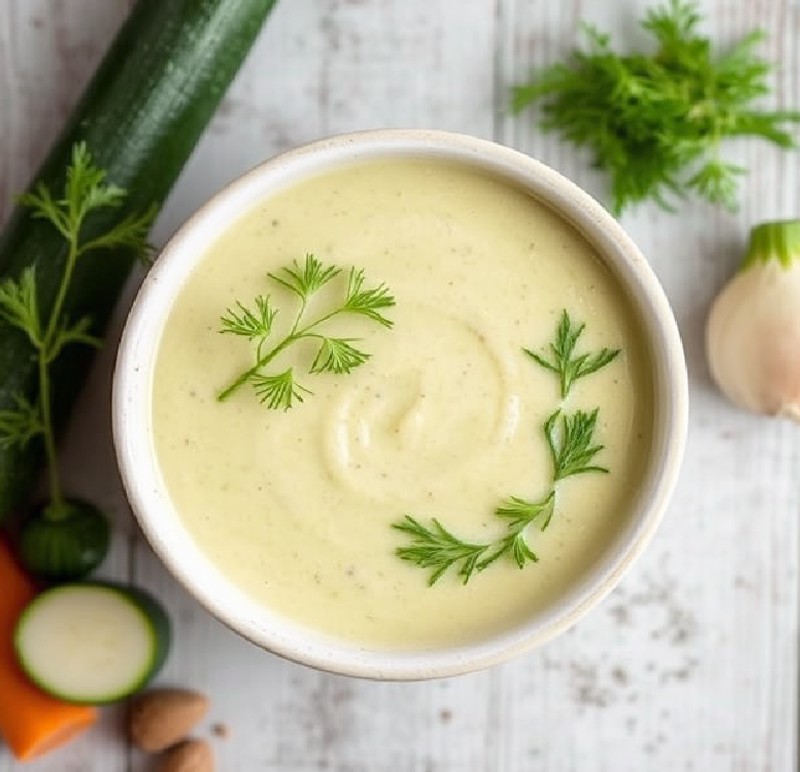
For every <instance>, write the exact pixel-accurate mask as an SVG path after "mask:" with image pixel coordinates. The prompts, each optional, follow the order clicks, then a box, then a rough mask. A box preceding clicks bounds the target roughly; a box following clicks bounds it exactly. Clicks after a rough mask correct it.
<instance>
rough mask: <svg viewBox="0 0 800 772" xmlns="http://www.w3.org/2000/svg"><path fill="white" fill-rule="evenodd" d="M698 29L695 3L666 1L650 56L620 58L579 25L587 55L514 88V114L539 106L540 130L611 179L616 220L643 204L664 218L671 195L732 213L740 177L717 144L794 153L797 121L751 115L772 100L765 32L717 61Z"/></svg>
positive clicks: (654, 23) (653, 25) (653, 22)
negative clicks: (757, 142)
mask: <svg viewBox="0 0 800 772" xmlns="http://www.w3.org/2000/svg"><path fill="white" fill-rule="evenodd" d="M700 21H701V17H700V14H699V13H698V12H697V8H696V6H694V5H693V4H692V3H690V2H686V1H685V0H670V2H669V3H668V4H667V5H665V6H662V7H659V8H656V9H652V10H650V11H649V12H648V13H647V14H646V16H645V17H644V19H643V20H641V22H640V24H641V26H642V28H643V29H644V30H646V31H647V32H648V33H650V34H651V35H652V36H653V37H654V38H655V41H656V43H657V49H656V51H655V53H652V54H645V53H632V54H628V55H624V56H621V55H619V54H617V53H615V52H614V51H612V49H611V45H610V39H609V36H608V35H605V34H603V33H601V32H599V31H598V30H597V29H596V28H594V27H592V26H591V25H584V27H583V29H584V32H585V34H586V37H587V39H588V46H587V49H586V50H585V51H581V50H575V51H573V52H572V53H571V55H570V57H569V59H568V60H567V61H566V62H565V63H563V64H555V65H553V66H551V67H549V68H547V69H545V70H544V71H543V72H541V73H539V74H538V75H536V76H534V78H533V79H532V81H531V82H530V83H528V84H525V85H520V86H516V87H515V88H514V89H513V99H512V109H513V110H514V111H515V112H519V111H521V110H523V109H524V108H526V107H528V106H529V105H531V104H533V103H536V102H541V112H542V120H541V125H542V127H543V128H544V129H545V130H553V131H557V132H559V133H560V134H561V135H562V136H563V137H564V138H566V139H567V140H569V141H570V142H573V143H574V144H575V145H578V146H581V147H587V148H589V149H590V150H591V152H592V154H593V160H594V163H595V165H596V166H597V167H599V168H600V169H603V170H605V171H607V172H608V173H609V174H610V175H611V192H612V196H613V211H614V212H615V214H618V215H619V214H621V213H622V211H623V210H624V209H625V208H626V207H627V206H629V205H630V204H635V203H638V202H640V201H643V200H645V199H654V200H655V201H656V202H658V203H659V204H660V205H661V206H663V207H664V208H666V209H669V208H670V205H669V200H668V199H669V197H670V195H673V196H677V197H684V196H685V195H687V193H692V192H693V193H696V194H697V195H699V196H701V197H702V198H705V199H707V200H709V201H711V202H713V203H718V204H723V205H724V206H727V207H729V208H734V207H735V205H736V192H737V177H739V176H740V175H741V174H743V173H744V171H745V170H744V169H743V168H742V167H740V166H736V165H734V164H731V163H729V162H727V161H725V160H724V159H723V158H722V157H721V155H720V143H721V142H722V140H723V139H725V138H727V137H736V136H746V135H750V136H756V137H762V138H764V139H766V140H769V141H770V142H774V143H775V144H777V145H779V146H781V147H783V148H791V147H794V146H795V141H794V138H793V137H792V135H791V134H790V133H788V131H787V130H786V124H790V123H796V122H798V121H800V113H798V112H795V111H786V110H778V111H772V112H765V111H759V110H755V109H753V107H752V106H751V105H752V102H753V100H755V99H756V98H758V97H761V96H764V95H766V94H768V93H769V87H768V85H767V83H766V77H767V75H768V74H769V73H770V71H771V66H770V64H769V63H768V62H767V61H765V60H764V59H762V58H760V57H759V56H758V55H757V54H756V53H755V47H756V45H757V44H758V43H759V42H760V41H761V40H762V39H763V37H764V34H763V32H761V31H754V32H752V33H750V34H749V35H747V36H746V37H745V38H744V39H743V40H741V41H740V42H739V43H738V44H736V45H735V46H734V47H733V48H731V49H730V50H729V51H727V52H726V53H723V54H721V55H715V54H714V52H713V51H712V46H711V41H710V40H709V39H708V38H707V37H704V36H703V35H701V34H700V33H699V32H698V26H699V23H700Z"/></svg>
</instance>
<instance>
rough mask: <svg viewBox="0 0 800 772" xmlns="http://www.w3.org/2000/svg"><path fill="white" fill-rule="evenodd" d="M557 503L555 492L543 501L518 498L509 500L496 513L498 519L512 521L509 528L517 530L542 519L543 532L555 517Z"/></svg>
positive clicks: (512, 497) (514, 497)
mask: <svg viewBox="0 0 800 772" xmlns="http://www.w3.org/2000/svg"><path fill="white" fill-rule="evenodd" d="M554 502H555V493H554V492H553V491H551V492H550V494H549V495H548V496H547V497H546V498H544V499H542V501H529V500H528V499H521V498H518V497H517V496H511V497H510V498H507V499H506V500H505V501H504V502H503V503H502V504H501V505H500V506H499V507H498V508H497V509H496V510H495V511H494V513H495V514H496V515H497V516H498V517H502V518H506V519H508V520H510V521H511V522H510V523H509V528H516V527H518V526H522V527H525V526H528V525H530V524H531V523H533V522H534V521H535V520H537V519H539V517H542V524H541V526H540V528H541V530H542V531H543V530H544V529H545V528H547V526H548V525H550V518H552V516H553V503H554Z"/></svg>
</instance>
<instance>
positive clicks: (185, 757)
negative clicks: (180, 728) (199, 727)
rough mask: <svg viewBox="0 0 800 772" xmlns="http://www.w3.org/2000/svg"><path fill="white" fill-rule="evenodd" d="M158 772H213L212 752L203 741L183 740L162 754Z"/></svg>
mask: <svg viewBox="0 0 800 772" xmlns="http://www.w3.org/2000/svg"><path fill="white" fill-rule="evenodd" d="M158 772H214V752H213V751H212V750H211V746H210V745H209V744H208V743H207V742H206V741H205V740H184V741H183V742H182V743H180V744H179V745H176V746H175V747H174V748H171V749H170V750H168V751H167V752H166V754H164V756H163V757H162V759H161V763H160V764H159V767H158Z"/></svg>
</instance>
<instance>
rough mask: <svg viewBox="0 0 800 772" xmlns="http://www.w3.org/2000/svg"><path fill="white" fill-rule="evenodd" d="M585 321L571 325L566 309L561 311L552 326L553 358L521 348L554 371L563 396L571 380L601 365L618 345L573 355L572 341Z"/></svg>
mask: <svg viewBox="0 0 800 772" xmlns="http://www.w3.org/2000/svg"><path fill="white" fill-rule="evenodd" d="M585 326H586V325H585V324H578V325H575V324H573V323H572V320H571V319H570V317H569V314H568V313H567V312H566V311H563V312H562V313H561V319H560V320H559V323H558V329H557V330H556V338H555V340H554V341H553V342H552V343H551V344H550V351H551V352H552V355H553V361H552V362H551V361H549V360H547V359H545V358H544V357H542V356H540V355H539V354H537V353H535V352H533V351H531V350H530V349H527V348H525V349H523V351H524V352H525V353H526V354H527V355H528V356H530V357H533V358H534V359H535V360H536V361H537V362H538V363H539V364H540V365H541V366H542V367H544V368H546V369H548V370H552V371H553V372H554V373H557V374H558V377H559V380H560V381H561V396H562V398H564V397H566V396H567V394H569V390H570V388H572V384H573V382H574V381H577V380H578V378H583V377H584V376H585V375H589V374H590V373H594V372H596V371H597V370H599V369H600V368H601V367H605V366H606V365H607V364H608V363H609V362H611V361H612V360H613V359H614V357H616V356H617V354H619V349H608V348H603V349H600V351H597V352H595V353H594V354H580V355H578V356H574V352H575V344H576V343H577V342H578V338H580V336H581V333H582V332H583V330H584V327H585Z"/></svg>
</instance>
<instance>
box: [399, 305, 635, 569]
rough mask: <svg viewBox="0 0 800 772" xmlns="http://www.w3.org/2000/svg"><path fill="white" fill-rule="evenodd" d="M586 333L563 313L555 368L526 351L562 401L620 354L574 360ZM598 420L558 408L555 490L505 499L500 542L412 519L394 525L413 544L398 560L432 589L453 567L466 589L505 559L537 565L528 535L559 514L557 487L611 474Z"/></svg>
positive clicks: (549, 429)
mask: <svg viewBox="0 0 800 772" xmlns="http://www.w3.org/2000/svg"><path fill="white" fill-rule="evenodd" d="M583 329H584V325H583V324H574V323H573V321H572V319H571V318H570V316H569V314H568V313H567V311H566V310H564V311H563V313H562V314H561V318H560V320H559V323H558V327H557V329H556V333H555V340H554V341H553V343H551V344H550V349H551V351H552V353H553V357H554V361H553V362H550V361H548V360H546V359H544V358H543V357H541V356H539V355H538V354H535V353H533V352H532V351H530V350H529V349H523V351H524V352H525V353H526V354H528V355H529V356H530V357H531V358H532V359H533V360H534V361H535V362H536V363H537V364H539V365H540V366H541V367H543V368H545V369H546V370H548V371H550V372H553V373H555V374H556V375H557V376H558V378H559V383H560V386H561V397H562V401H563V400H564V399H566V397H567V396H568V395H569V393H570V390H571V389H572V386H573V385H574V383H575V381H577V380H578V379H579V378H581V377H583V376H586V375H589V374H590V373H594V372H597V371H598V370H599V369H600V368H602V367H605V366H606V365H607V364H609V363H610V362H612V361H613V360H614V359H615V358H616V356H617V355H618V354H619V352H620V350H619V349H607V348H603V349H600V350H599V351H596V352H594V353H587V354H581V355H579V356H577V357H574V356H573V353H574V349H575V344H576V343H577V341H578V338H579V337H580V335H581V333H582V332H583ZM598 415H599V409H598V408H595V409H594V410H592V411H591V412H585V411H582V410H577V411H575V412H574V413H571V414H570V413H565V412H563V411H562V408H561V407H558V408H557V409H556V410H555V411H554V412H553V413H551V414H550V416H549V417H548V418H547V419H546V420H545V422H544V426H543V432H544V435H545V439H546V441H547V445H548V448H549V449H550V457H551V461H552V473H551V483H550V486H549V488H548V490H547V493H546V494H545V495H544V497H543V498H541V499H538V500H534V501H532V500H530V499H526V498H522V497H519V496H510V497H508V498H507V499H505V500H504V501H503V502H502V503H501V504H500V505H499V506H498V507H497V508H496V509H495V510H494V515H495V516H496V517H497V518H499V519H500V520H502V521H504V522H505V523H506V530H505V531H504V532H503V534H502V535H501V536H499V537H498V538H497V539H495V540H493V541H490V542H481V543H475V542H469V541H465V540H463V539H461V538H460V537H459V536H456V535H455V534H453V533H452V532H451V531H449V530H448V529H447V528H445V526H443V525H442V523H441V522H440V521H439V520H438V519H436V518H432V519H431V525H430V526H426V525H424V524H422V523H421V522H420V521H419V520H417V519H416V518H414V517H412V516H411V515H406V516H405V519H403V520H401V521H399V522H397V523H393V524H392V528H395V529H396V530H398V531H401V532H402V533H404V534H405V535H406V536H409V537H410V538H411V543H410V544H408V545H406V546H402V547H398V548H397V549H396V550H395V554H396V555H397V556H398V557H399V558H401V559H402V560H406V561H409V562H410V563H414V564H415V565H417V566H419V567H420V568H426V569H431V574H430V576H429V577H428V584H429V585H433V584H435V583H436V582H437V581H438V580H439V579H440V578H441V577H442V576H443V575H444V574H445V573H446V572H447V571H448V569H450V568H451V567H454V568H455V570H456V574H457V575H458V576H459V577H460V578H461V581H462V583H463V584H466V583H467V582H468V581H469V580H470V579H471V578H472V576H473V575H474V574H475V573H480V572H481V571H483V570H484V569H486V568H488V566H490V565H491V564H492V563H494V562H496V561H497V560H499V559H500V558H504V557H506V558H509V559H510V560H512V561H513V562H514V563H515V564H516V565H517V567H518V568H524V567H525V566H526V565H527V564H528V563H536V562H538V561H539V558H538V556H537V555H536V553H535V552H534V551H533V550H532V549H531V547H530V545H529V544H528V540H527V534H528V531H529V529H530V526H532V525H534V524H536V525H537V526H538V528H539V530H540V531H544V530H545V529H546V528H547V527H548V526H549V525H550V521H551V519H552V517H553V513H554V512H555V506H556V496H557V484H558V483H559V482H560V481H561V480H564V479H565V478H566V477H571V476H574V475H579V474H586V473H588V472H602V473H607V472H608V469H606V468H605V467H602V466H597V465H596V464H594V463H593V461H594V458H595V456H596V455H597V454H598V453H599V452H600V451H601V450H602V449H603V447H604V446H603V445H599V444H597V443H596V442H595V440H594V434H595V430H596V428H597V419H598ZM559 419H560V420H559Z"/></svg>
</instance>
